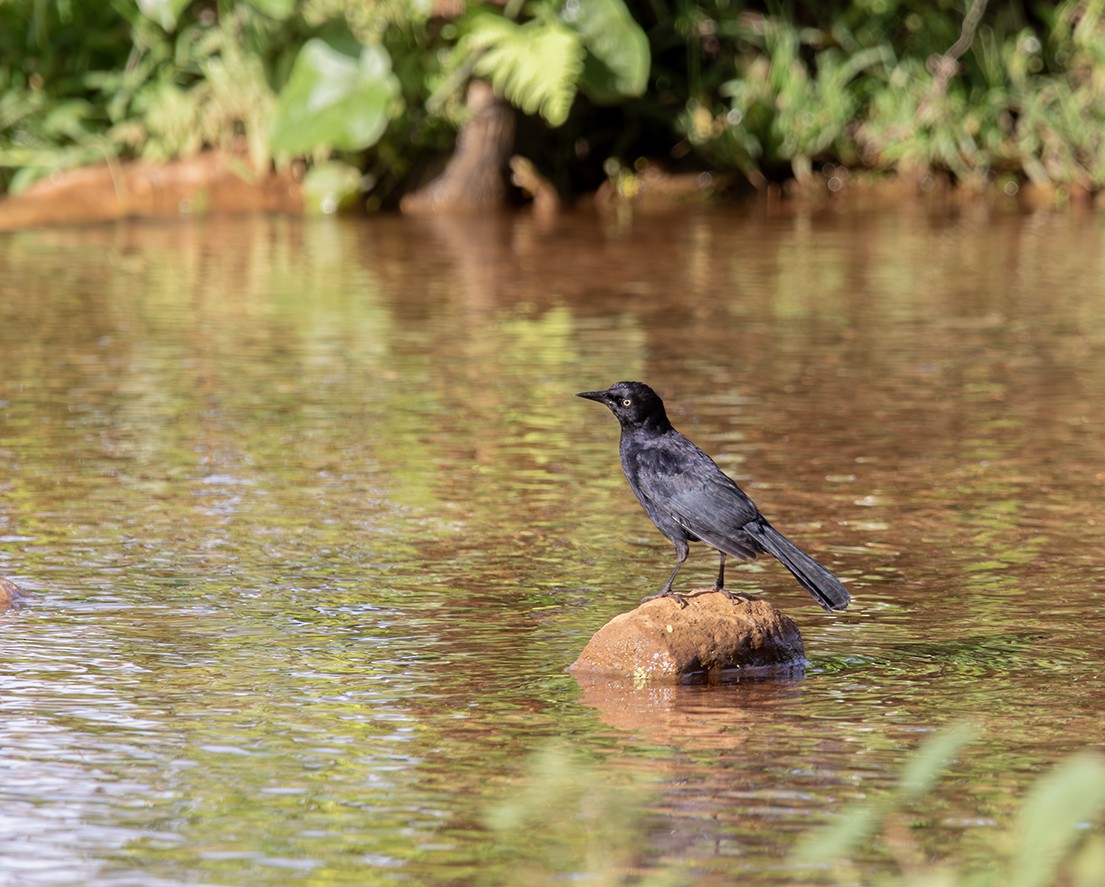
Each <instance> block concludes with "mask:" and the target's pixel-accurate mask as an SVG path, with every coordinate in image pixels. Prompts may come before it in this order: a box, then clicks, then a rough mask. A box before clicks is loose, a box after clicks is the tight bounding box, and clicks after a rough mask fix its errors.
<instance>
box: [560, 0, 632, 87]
mask: <svg viewBox="0 0 1105 887" xmlns="http://www.w3.org/2000/svg"><path fill="white" fill-rule="evenodd" d="M561 18H563V20H564V21H565V22H566V23H567V24H568V25H570V26H571V27H572V28H574V29H575V30H577V31H578V32H579V33H580V35H581V36H582V37H583V44H584V46H586V48H587V51H588V58H587V67H586V71H585V75H584V78H583V80H582V81H581V82H580V86H581V87H582V88H583V90H584V91H585V92H586V93H587V94H588V95H589V96H590V97H591V98H593V99H595V100H596V101H602V102H614V101H618V100H620V99H623V98H630V97H633V96H639V95H642V94H643V93H644V91H645V89H646V87H647V86H648V74H649V69H650V67H651V65H652V56H651V53H650V52H649V47H648V37H647V36H646V34H645V32H644V30H642V28H641V26H640V25H638V24H637V22H636V21H634V19H633V16H632V15H630V14H629V10H628V9H627V8H626V6H625V3H623V2H622V0H569V2H567V3H565V4H564V9H563V11H562V12H561Z"/></svg>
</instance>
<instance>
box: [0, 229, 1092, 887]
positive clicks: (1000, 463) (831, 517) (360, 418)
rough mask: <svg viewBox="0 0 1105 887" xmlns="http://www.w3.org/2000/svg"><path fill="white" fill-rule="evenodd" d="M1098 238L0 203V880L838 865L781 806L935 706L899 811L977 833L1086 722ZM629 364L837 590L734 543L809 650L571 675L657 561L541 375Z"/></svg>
mask: <svg viewBox="0 0 1105 887" xmlns="http://www.w3.org/2000/svg"><path fill="white" fill-rule="evenodd" d="M1103 264H1105V229H1103V223H1102V222H1101V220H1100V219H1098V218H1096V217H1092V216H1089V217H1078V216H1073V215H1050V214H1041V215H1031V216H1018V215H1005V214H1001V213H993V212H990V211H987V210H985V209H973V210H969V211H955V212H948V211H946V210H940V211H937V210H926V209H923V208H915V209H910V210H901V211H898V212H893V213H890V212H877V213H875V212H872V213H860V212H853V213H848V214H844V213H833V212H821V213H815V212H800V211H793V212H778V213H775V214H765V213H763V212H750V211H747V210H744V211H735V210H727V211H720V210H719V211H708V212H699V213H681V214H657V215H653V216H644V217H640V218H637V219H597V218H591V217H587V216H579V217H567V218H564V219H562V220H558V221H555V222H552V223H544V224H539V223H538V222H536V221H534V220H530V219H525V218H523V219H519V220H509V219H483V220H477V219H466V220H463V221H462V222H461V223H459V224H458V223H449V222H445V221H438V220H408V219H396V218H380V219H371V220H367V221H349V222H333V221H318V222H309V221H298V220H287V219H269V218H257V219H243V220H208V221H203V220H199V221H190V222H180V223H165V222H133V223H125V224H118V225H111V226H103V227H87V228H74V229H57V230H42V231H30V232H23V233H17V234H9V235H3V237H2V239H0V349H2V353H3V356H4V368H3V373H2V374H0V575H4V576H8V577H10V578H12V579H14V580H16V581H17V582H19V583H20V584H21V585H22V586H23V587H24V588H26V589H27V590H28V591H30V592H33V593H34V594H35V596H36V598H37V600H36V601H35V603H34V604H33V606H31V607H29V608H25V609H22V610H19V611H12V612H8V613H6V614H4V615H0V846H2V847H4V848H5V849H4V850H3V851H2V854H3V856H2V858H0V885H40V884H41V885H63V884H73V883H87V884H102V885H142V887H147V885H154V887H157V885H183V884H203V885H287V884H305V885H339V884H351V885H352V884H358V885H360V884H381V885H387V884H458V885H459V884H466V885H467V884H477V885H481V884H488V885H491V884H520V883H535V884H537V883H561V882H562V881H563V879H564V878H569V879H574V880H575V881H577V882H581V883H602V884H611V883H623V882H624V883H628V882H633V880H634V879H643V880H644V882H647V883H665V884H684V883H685V884H729V883H733V882H734V880H733V879H734V878H735V877H739V880H740V881H741V882H742V883H753V884H757V883H758V884H778V883H785V882H790V881H793V882H795V883H798V882H802V883H810V882H814V881H817V880H818V879H822V880H825V881H827V882H832V881H833V879H834V878H835V877H837V876H836V875H834V874H833V873H830V872H814V871H810V870H805V869H801V868H798V867H797V866H796V864H795V863H793V862H792V861H790V859H789V858H788V854H789V852H790V850H791V848H792V847H793V846H794V844H795V842H796V840H798V838H799V836H801V835H803V834H806V833H808V832H809V831H810V830H811V829H813V828H814V827H815V826H817V825H819V824H821V823H826V822H830V821H832V820H833V819H834V818H835V817H838V816H840V815H841V814H842V812H843V811H845V810H847V809H848V808H849V806H850V805H852V804H854V803H862V802H864V801H865V800H869V799H872V798H877V797H880V796H881V795H883V794H885V793H886V792H887V791H888V790H889V789H890V787H891V786H892V785H893V784H894V783H895V781H896V779H897V775H898V773H899V771H900V770H901V768H902V766H903V764H904V763H905V762H906V761H907V760H908V759H909V756H910V753H911V752H912V751H913V750H914V749H915V748H916V747H917V746H918V745H919V744H920V743H921V741H922V740H923V739H924V738H925V737H926V736H927V735H929V734H931V733H932V732H933V731H936V730H939V729H940V728H941V727H944V726H946V725H948V724H951V723H955V722H958V721H960V720H963V719H969V720H971V721H973V722H975V723H976V724H977V725H978V729H979V733H980V739H979V741H977V742H976V743H975V744H973V745H972V746H970V747H969V748H968V749H967V751H966V752H964V753H963V754H962V756H961V757H960V758H959V759H958V760H957V761H955V762H953V763H952V765H951V766H950V768H949V773H950V775H949V779H948V780H947V781H946V782H945V783H943V784H942V785H941V788H940V790H939V791H938V792H937V793H935V795H934V796H933V797H931V798H927V799H925V800H924V801H923V802H919V804H920V806H919V809H918V811H917V814H916V818H915V819H912V820H910V822H911V824H912V825H913V826H914V828H913V835H914V839H915V840H916V842H917V844H918V847H919V848H920V850H921V851H922V852H923V853H926V854H931V855H932V856H933V857H935V858H943V857H945V856H949V855H950V856H952V857H953V858H954V859H956V860H960V861H962V860H966V861H968V862H969V861H972V860H974V861H978V860H982V859H986V858H987V855H988V854H991V853H992V852H993V844H994V841H995V840H996V839H997V838H996V836H1000V835H1002V834H1004V829H1005V828H1006V827H1007V826H1008V824H1009V821H1010V819H1011V818H1012V816H1013V813H1014V811H1015V809H1016V806H1017V803H1018V801H1019V799H1020V798H1021V797H1022V796H1023V793H1024V791H1025V790H1026V787H1027V786H1028V785H1030V784H1031V782H1032V780H1033V779H1034V778H1035V777H1036V776H1037V775H1038V774H1040V773H1041V772H1044V771H1045V770H1046V769H1047V768H1048V767H1049V766H1051V765H1052V764H1054V763H1055V762H1057V761H1059V760H1060V759H1061V758H1063V756H1065V755H1066V754H1068V753H1070V752H1072V751H1074V750H1076V749H1081V748H1085V747H1087V746H1088V747H1096V748H1101V747H1102V746H1103V741H1102V738H1101V737H1102V736H1105V715H1103V714H1102V712H1103V709H1105V706H1103V702H1105V690H1103V687H1102V681H1101V679H1100V665H1101V662H1102V660H1103V658H1105V641H1103V640H1102V638H1103V637H1105V632H1103V631H1102V628H1103V624H1102V617H1101V615H1100V613H1101V609H1102V607H1101V604H1102V598H1103V592H1102V588H1103V585H1105V544H1103V543H1105V528H1103V525H1105V522H1103V518H1102V516H1101V515H1102V507H1101V506H1102V498H1103V496H1102V484H1103V481H1105V468H1103V465H1105V460H1103V458H1102V456H1103V453H1102V448H1103V447H1102V443H1101V442H1102V440H1103V439H1105V433H1103V432H1105V407H1103V405H1102V404H1103V401H1105V398H1102V396H1101V395H1102V392H1103V391H1105V283H1103V281H1105V268H1103V267H1102V266H1103ZM624 378H628V379H642V380H645V381H648V382H650V383H651V384H652V385H653V386H654V387H655V388H656V389H657V390H658V391H660V393H661V394H662V395H663V396H664V397H665V398H666V399H667V401H668V403H669V412H670V414H671V416H672V419H673V421H674V422H675V424H676V425H677V427H679V428H680V429H681V430H683V431H684V432H686V433H688V434H689V435H690V436H691V437H693V438H694V439H695V440H696V441H697V442H698V443H699V444H701V445H702V446H703V447H704V448H705V449H707V450H708V451H709V452H711V453H712V454H714V455H715V457H716V458H717V460H718V462H719V463H720V464H721V465H722V466H723V467H724V468H726V469H727V470H728V471H729V472H730V473H731V474H732V475H733V476H734V477H735V478H737V479H738V480H739V481H740V482H741V483H742V484H743V485H744V486H745V488H746V489H747V490H748V491H749V492H750V493H751V494H752V495H753V497H754V498H755V499H756V500H757V502H758V503H759V505H760V506H761V508H762V509H763V510H764V512H765V513H766V514H767V515H768V516H769V517H770V518H771V519H772V521H773V522H774V523H775V524H776V525H777V526H778V527H779V528H780V529H783V530H784V531H785V532H787V533H788V534H789V535H791V536H792V537H793V538H794V539H795V540H796V541H798V542H799V543H800V544H802V545H803V547H805V548H807V549H808V550H809V551H810V552H811V553H813V554H814V555H815V556H817V557H818V558H819V559H820V560H822V561H824V562H825V563H827V564H829V565H830V566H831V567H832V568H833V569H834V570H836V571H837V572H838V573H839V574H840V576H841V577H842V578H843V579H844V580H845V582H846V583H847V584H848V585H849V587H850V588H851V590H852V592H853V595H854V598H855V602H854V604H853V606H852V608H851V609H849V610H848V611H847V612H845V613H842V614H834V615H827V614H825V613H823V612H822V611H821V610H820V609H819V608H817V607H816V606H815V605H814V604H813V602H812V601H811V600H810V599H809V598H808V597H807V596H806V595H805V594H804V593H803V592H802V591H801V589H800V588H798V587H797V586H796V585H795V584H794V583H793V582H792V581H791V579H790V577H789V576H788V574H786V572H785V571H784V570H783V569H782V568H781V567H779V566H778V565H775V564H773V563H757V564H753V565H750V566H747V567H743V568H737V569H734V570H733V571H732V576H731V584H732V585H733V586H734V587H738V586H739V587H741V588H743V589H745V590H749V591H758V592H759V591H762V592H763V593H764V594H766V595H767V596H768V597H769V598H770V599H771V600H772V601H773V602H774V603H776V604H777V605H779V606H780V607H782V608H783V609H784V610H785V611H786V612H787V613H788V614H789V615H791V616H792V617H793V618H795V619H796V620H797V622H798V624H799V626H800V628H801V631H802V633H803V636H804V638H805V641H806V647H807V653H808V655H809V658H810V660H811V662H810V665H809V667H808V668H807V669H806V670H805V672H804V674H801V675H792V676H790V677H788V678H776V679H771V680H745V681H741V682H737V683H734V684H727V685H719V686H688V687H647V686H644V687H632V686H626V687H620V686H605V687H604V686H597V687H596V686H581V685H580V684H579V683H577V682H576V681H575V680H574V679H573V678H572V677H571V676H569V675H568V674H567V673H566V672H565V668H566V666H567V665H569V664H570V663H571V662H572V661H573V660H574V658H575V656H576V655H577V653H578V652H579V650H580V649H581V648H582V646H583V644H584V643H586V641H587V639H588V638H589V637H590V635H591V634H592V633H593V632H594V631H595V630H597V629H598V628H599V627H600V626H601V625H602V624H603V623H604V622H605V621H606V620H607V619H609V618H610V617H612V616H614V615H615V614H617V613H619V612H622V611H624V610H626V609H629V608H630V607H632V606H633V605H634V604H635V603H636V601H637V600H638V599H639V598H640V597H641V596H642V595H644V594H647V593H650V592H652V591H655V590H656V589H658V588H659V586H660V584H661V583H662V582H663V580H664V578H666V576H667V574H668V572H669V571H670V568H671V566H672V563H673V557H672V551H671V548H670V546H669V544H668V543H667V542H666V541H665V540H664V539H663V538H662V537H661V536H660V535H659V534H658V533H657V532H656V531H655V529H654V528H653V527H652V525H651V524H650V523H649V522H648V520H647V518H646V517H645V516H644V514H643V512H641V511H640V509H639V507H638V506H637V504H636V502H635V501H634V499H633V497H632V495H631V494H630V492H629V490H628V488H627V487H626V485H625V482H624V479H623V478H622V477H621V475H620V471H619V469H618V465H617V426H616V423H615V422H614V420H613V419H612V417H611V416H610V415H609V414H608V413H607V412H606V411H605V410H602V409H601V408H600V407H598V406H597V405H595V404H592V403H588V402H585V401H582V400H577V399H575V398H573V397H572V394H573V393H574V392H576V391H581V390H587V389H593V388H598V387H603V386H605V385H607V384H609V383H610V382H612V381H615V380H617V379H624ZM715 565H716V561H715V559H714V557H713V556H712V555H711V554H709V553H707V552H705V551H701V550H698V551H695V552H694V553H693V554H692V558H691V560H690V562H689V563H688V566H687V567H686V568H685V570H684V573H683V577H684V578H685V582H686V583H687V584H690V583H703V582H709V581H710V580H711V579H712V576H713V572H714V570H715ZM13 848H17V849H13ZM857 864H858V865H859V866H860V871H861V872H863V873H864V877H867V876H871V877H873V876H874V875H876V874H882V873H887V872H894V871H896V868H895V866H896V862H895V860H894V857H893V854H892V853H891V852H890V851H888V850H887V848H886V847H885V846H883V845H882V844H881V843H880V842H877V841H876V842H872V844H871V847H870V848H869V850H868V851H865V852H864V853H863V854H862V858H860V859H859V860H857Z"/></svg>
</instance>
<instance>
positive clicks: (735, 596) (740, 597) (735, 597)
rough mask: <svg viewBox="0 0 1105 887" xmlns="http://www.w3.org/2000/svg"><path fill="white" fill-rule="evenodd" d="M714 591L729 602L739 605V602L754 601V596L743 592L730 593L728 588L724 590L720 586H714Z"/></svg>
mask: <svg viewBox="0 0 1105 887" xmlns="http://www.w3.org/2000/svg"><path fill="white" fill-rule="evenodd" d="M714 591H720V592H721V593H722V594H723V595H725V596H726V597H727V598H729V600H731V601H735V602H737V603H740V602H741V601H749V602H751V601H754V600H756V598H755V596H754V595H751V594H748V593H747V592H744V591H730V590H729V589H728V588H725V587H724V586H721V585H716V586H714Z"/></svg>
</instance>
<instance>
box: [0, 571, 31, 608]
mask: <svg viewBox="0 0 1105 887" xmlns="http://www.w3.org/2000/svg"><path fill="white" fill-rule="evenodd" d="M25 603H27V598H26V597H24V595H23V591H22V590H21V589H20V587H19V586H18V585H16V584H15V583H14V582H12V581H11V580H10V579H5V578H4V577H3V576H0V610H5V609H7V608H8V607H21V606H23V605H24V604H25Z"/></svg>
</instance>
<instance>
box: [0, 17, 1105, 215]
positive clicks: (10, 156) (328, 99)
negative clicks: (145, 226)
mask: <svg viewBox="0 0 1105 887" xmlns="http://www.w3.org/2000/svg"><path fill="white" fill-rule="evenodd" d="M1103 11H1105V0H1064V2H1059V3H1054V2H1038V3H1033V2H1027V0H1021V2H997V0H991V2H987V0H965V2H962V0H853V2H814V0H791V2H766V3H756V2H741V0H529V2H525V0H505V3H466V2H464V0H194V2H191V0H111V2H105V3H87V2H81V0H50V2H46V0H0V191H7V192H10V193H18V192H19V191H20V190H21V189H23V188H25V187H27V186H28V185H29V184H30V183H32V182H33V181H35V180H36V179H39V178H42V177H44V176H48V175H50V174H51V173H53V172H55V171H58V170H61V169H66V168H71V167H75V166H80V165H85V164H90V163H103V162H105V161H106V162H113V161H116V160H124V159H128V158H138V157H141V158H148V159H152V160H154V161H163V160H169V159H173V158H182V157H188V156H191V155H194V154H197V153H198V152H201V151H203V150H205V149H209V148H222V149H228V150H230V151H233V152H235V153H236V155H238V156H240V157H241V158H242V159H243V169H245V170H252V171H253V172H254V173H262V172H265V171H267V170H269V169H272V168H274V167H275V168H276V169H278V170H281V169H283V170H287V169H289V168H294V169H297V170H302V171H310V170H311V169H314V168H326V165H325V162H326V161H340V162H341V164H343V166H342V168H343V169H344V170H346V171H347V172H348V171H350V170H356V171H357V173H358V175H357V176H354V181H355V182H356V187H357V189H358V190H360V191H363V192H364V193H365V194H366V195H367V196H368V199H369V203H370V205H372V206H387V205H391V204H394V202H395V201H396V200H397V199H398V197H399V195H400V194H401V193H402V192H403V190H404V189H409V188H410V187H411V183H412V181H413V179H414V177H415V176H416V175H418V174H419V172H420V171H421V170H424V168H425V166H426V164H427V163H428V162H429V160H430V159H431V158H434V157H440V156H442V155H443V154H447V153H448V151H449V149H450V147H451V145H452V143H453V141H454V139H455V138H456V134H457V131H458V129H459V128H460V127H461V126H462V124H463V123H464V120H465V118H466V114H468V109H467V107H466V104H465V90H466V86H467V84H468V82H469V81H470V80H471V79H472V78H480V79H483V80H486V81H488V82H490V83H491V84H492V85H493V86H494V87H495V89H496V91H497V92H498V93H499V94H500V95H502V96H503V97H504V98H505V99H506V100H507V101H509V102H510V103H511V105H513V106H514V107H515V108H516V109H517V110H518V112H519V113H518V124H517V136H516V146H515V150H516V151H517V153H520V154H523V155H525V156H526V157H528V158H529V159H530V160H531V161H532V162H533V163H534V164H535V166H536V168H537V169H538V170H539V171H540V172H541V173H542V174H543V175H544V176H545V177H546V178H547V179H548V180H550V181H551V182H552V183H553V184H554V185H555V186H556V188H557V189H558V190H559V191H560V192H561V193H562V194H566V195H570V194H578V193H582V192H585V191H588V190H591V189H593V188H595V187H596V186H597V185H599V184H600V183H601V182H602V181H603V180H604V178H605V177H606V176H608V175H609V174H610V171H611V169H612V168H613V167H612V164H614V165H615V166H617V165H620V166H621V168H629V169H632V168H633V166H634V164H636V163H638V162H639V161H640V159H641V158H649V159H651V160H653V161H658V162H660V163H663V164H664V165H666V166H668V167H671V168H674V169H678V168H681V167H682V168H688V169H697V170H702V169H709V170H714V171H722V172H732V173H736V174H739V175H737V176H736V178H737V179H738V180H742V181H749V182H751V183H752V184H753V185H755V186H757V187H762V186H764V185H765V184H767V183H770V182H782V181H788V180H789V181H796V182H799V183H801V182H804V181H809V180H810V179H811V177H815V176H819V175H823V171H824V170H826V169H839V170H841V171H844V172H846V174H849V175H851V174H854V173H855V172H858V171H872V172H875V173H883V172H885V173H895V174H898V175H903V176H909V177H913V178H915V179H916V180H917V181H922V180H924V179H925V177H927V176H932V175H934V174H936V175H942V176H944V177H946V178H948V179H949V180H952V181H954V182H956V183H958V184H959V185H961V186H967V187H975V188H981V187H985V186H988V185H993V184H995V183H997V185H998V186H999V187H1002V186H1003V183H1004V186H1005V187H1007V188H1012V189H1015V188H1017V187H1019V184H1020V183H1023V182H1025V181H1029V182H1032V183H1034V184H1037V185H1042V186H1045V187H1048V188H1052V189H1069V190H1074V189H1080V190H1082V191H1084V192H1088V193H1096V191H1097V190H1098V189H1099V188H1100V186H1101V183H1102V182H1103V181H1105V22H1103V19H1102V13H1103Z"/></svg>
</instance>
